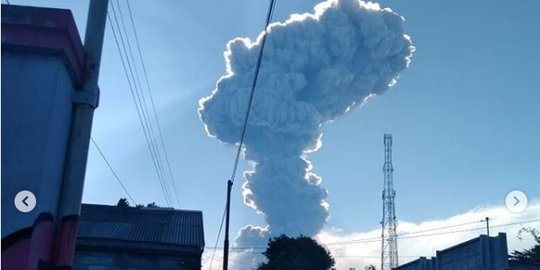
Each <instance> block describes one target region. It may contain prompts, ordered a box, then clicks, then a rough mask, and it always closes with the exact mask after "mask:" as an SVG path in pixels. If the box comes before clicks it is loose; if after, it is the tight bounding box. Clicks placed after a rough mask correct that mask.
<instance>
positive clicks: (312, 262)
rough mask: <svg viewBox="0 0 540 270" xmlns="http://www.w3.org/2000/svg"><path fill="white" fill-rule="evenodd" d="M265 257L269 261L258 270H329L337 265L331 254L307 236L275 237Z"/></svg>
mask: <svg viewBox="0 0 540 270" xmlns="http://www.w3.org/2000/svg"><path fill="white" fill-rule="evenodd" d="M263 255H264V256H265V257H266V259H267V260H268V261H267V262H266V263H262V264H260V265H259V267H258V268H257V269H258V270H329V269H331V268H332V266H334V264H335V261H334V258H332V255H330V252H328V251H327V250H326V249H325V248H324V247H322V246H320V245H319V244H318V243H317V242H316V241H315V240H313V239H311V238H310V237H307V236H299V237H296V238H294V237H288V236H286V235H281V236H279V237H274V238H273V239H270V240H269V241H268V247H267V248H266V251H265V252H263Z"/></svg>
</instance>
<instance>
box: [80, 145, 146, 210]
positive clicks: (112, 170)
mask: <svg viewBox="0 0 540 270" xmlns="http://www.w3.org/2000/svg"><path fill="white" fill-rule="evenodd" d="M90 140H91V141H92V144H93V145H94V147H95V148H96V149H97V151H98V153H99V155H100V156H101V158H103V160H104V161H105V163H106V164H107V167H109V169H110V170H111V172H112V174H113V175H114V178H115V179H116V181H118V183H119V184H120V186H121V187H122V189H123V190H124V191H125V192H126V194H127V195H128V197H129V199H130V200H131V202H132V203H133V205H134V206H136V205H137V203H136V202H135V199H133V196H131V194H130V193H129V191H128V190H127V188H126V186H125V185H124V183H123V182H122V180H120V177H118V175H117V174H116V172H115V171H114V169H113V167H112V166H111V163H109V160H107V158H106V157H105V154H103V152H102V151H101V148H100V147H99V146H98V144H97V143H96V141H95V140H94V138H92V136H90Z"/></svg>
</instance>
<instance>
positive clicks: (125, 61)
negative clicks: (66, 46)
mask: <svg viewBox="0 0 540 270" xmlns="http://www.w3.org/2000/svg"><path fill="white" fill-rule="evenodd" d="M111 6H112V7H113V9H112V11H113V17H114V19H115V20H114V21H113V20H112V19H111V16H110V13H107V18H108V20H107V21H108V22H109V25H110V26H111V30H112V33H113V37H114V41H115V43H116V47H117V49H118V54H119V56H120V60H121V62H122V67H123V70H124V75H125V77H126V80H127V82H128V85H129V90H130V92H131V96H132V98H133V102H134V103H135V108H136V110H137V116H138V118H139V121H140V123H141V126H142V128H143V133H144V137H145V140H146V144H147V146H148V150H149V151H150V156H151V158H152V163H153V165H154V169H155V170H156V173H157V175H158V180H159V182H160V186H161V189H162V191H163V195H164V199H165V202H166V203H167V205H168V206H171V205H172V203H171V200H170V195H169V193H168V190H167V188H166V186H165V185H164V183H163V182H164V181H163V177H162V176H161V173H160V171H159V169H158V166H157V162H156V158H155V154H154V151H153V148H152V145H151V143H150V140H149V137H148V131H147V127H146V125H145V121H144V120H143V117H142V115H141V110H142V108H140V104H139V103H138V102H137V97H136V96H137V92H136V91H135V90H134V87H136V85H135V82H134V81H133V82H132V80H134V79H132V78H130V74H131V75H132V77H133V72H132V71H131V72H129V71H128V67H129V69H130V70H131V68H130V63H129V62H128V59H127V53H125V54H126V55H125V58H126V59H124V53H123V52H122V48H124V52H126V51H127V50H126V47H125V44H124V41H123V37H122V36H121V32H120V24H119V23H118V19H117V16H116V12H115V9H114V5H111ZM114 22H116V25H117V28H118V35H119V36H120V39H121V41H122V46H120V41H119V40H118V36H117V34H116V30H115V27H114Z"/></svg>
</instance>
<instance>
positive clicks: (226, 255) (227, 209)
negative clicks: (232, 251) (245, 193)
mask: <svg viewBox="0 0 540 270" xmlns="http://www.w3.org/2000/svg"><path fill="white" fill-rule="evenodd" d="M232 186H233V182H232V181H231V180H229V181H227V205H226V206H225V240H224V241H223V270H227V269H229V217H230V214H231V189H232Z"/></svg>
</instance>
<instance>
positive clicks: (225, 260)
mask: <svg viewBox="0 0 540 270" xmlns="http://www.w3.org/2000/svg"><path fill="white" fill-rule="evenodd" d="M275 4H276V0H270V4H269V7H268V14H267V16H266V24H265V27H264V32H265V33H264V35H263V37H262V40H261V48H260V50H259V55H258V57H257V65H256V66H255V76H254V78H253V83H252V85H251V91H250V94H249V100H248V105H247V109H246V116H245V118H244V124H243V127H242V133H241V136H240V142H239V143H238V150H237V152H236V157H235V160H234V165H233V170H232V175H231V178H230V179H229V180H228V181H227V201H226V206H225V215H224V217H225V218H224V219H222V220H221V224H220V227H219V232H218V240H219V235H220V234H221V230H222V228H223V222H225V240H224V246H225V249H224V251H223V254H224V255H223V265H224V267H223V269H228V261H229V254H228V253H229V214H230V202H231V198H230V197H231V189H232V186H233V183H234V180H235V177H236V171H237V170H238V163H239V160H240V153H241V151H242V145H243V144H244V138H245V136H246V130H247V125H248V120H249V114H250V112H251V105H252V103H253V97H254V95H255V88H256V86H257V80H258V78H259V70H260V68H261V62H262V56H263V52H264V45H265V44H266V37H267V34H268V26H269V25H270V22H271V20H272V16H273V14H274V7H275ZM214 252H215V250H214ZM213 258H214V257H213V256H212V260H211V261H210V264H212V262H213Z"/></svg>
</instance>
